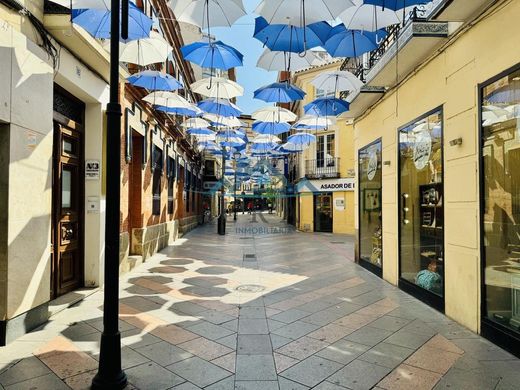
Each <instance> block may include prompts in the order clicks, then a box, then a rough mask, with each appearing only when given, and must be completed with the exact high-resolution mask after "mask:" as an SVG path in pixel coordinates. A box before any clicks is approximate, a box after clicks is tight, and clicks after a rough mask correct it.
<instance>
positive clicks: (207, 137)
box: [195, 134, 216, 142]
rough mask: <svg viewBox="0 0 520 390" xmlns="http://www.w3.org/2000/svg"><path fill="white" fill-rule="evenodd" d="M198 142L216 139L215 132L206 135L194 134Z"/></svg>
mask: <svg viewBox="0 0 520 390" xmlns="http://www.w3.org/2000/svg"><path fill="white" fill-rule="evenodd" d="M195 138H197V141H198V142H209V141H215V140H216V134H207V135H195Z"/></svg>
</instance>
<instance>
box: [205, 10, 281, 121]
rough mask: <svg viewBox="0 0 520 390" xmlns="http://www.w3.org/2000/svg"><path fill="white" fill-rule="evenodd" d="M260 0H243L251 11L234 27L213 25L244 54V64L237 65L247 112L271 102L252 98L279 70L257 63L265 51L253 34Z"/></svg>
mask: <svg viewBox="0 0 520 390" xmlns="http://www.w3.org/2000/svg"><path fill="white" fill-rule="evenodd" d="M258 3H260V0H244V6H245V9H246V11H247V12H248V15H246V16H244V17H242V18H240V19H238V20H237V21H236V23H235V24H234V25H233V26H232V27H213V28H212V29H211V34H212V35H215V36H216V37H217V38H218V39H220V40H221V41H222V42H224V43H226V44H228V45H231V46H233V47H234V48H236V49H237V50H238V51H240V52H241V53H242V54H243V55H244V66H242V67H239V68H237V69H236V70H237V81H238V83H239V84H240V85H242V86H243V87H244V89H245V92H244V96H241V97H239V98H238V99H237V104H238V106H239V107H240V108H241V109H242V110H243V111H244V114H251V113H252V112H253V111H255V110H256V109H258V108H261V107H265V106H266V105H268V103H265V102H262V101H261V100H256V99H253V92H254V91H255V89H257V88H259V87H262V86H264V85H266V84H270V83H272V82H274V81H276V78H277V73H276V72H267V71H266V70H263V69H260V68H257V67H256V62H257V61H258V58H259V57H260V55H261V54H262V52H263V51H264V48H263V47H262V43H260V42H259V41H258V40H256V39H254V38H253V32H254V28H255V15H254V14H253V11H254V9H255V8H256V6H257V5H258Z"/></svg>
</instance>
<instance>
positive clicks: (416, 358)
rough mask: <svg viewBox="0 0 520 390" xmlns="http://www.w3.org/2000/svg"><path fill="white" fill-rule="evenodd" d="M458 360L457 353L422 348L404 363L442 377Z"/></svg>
mask: <svg viewBox="0 0 520 390" xmlns="http://www.w3.org/2000/svg"><path fill="white" fill-rule="evenodd" d="M459 358H460V355H459V354H457V353H453V352H448V351H443V350H441V349H437V348H430V347H427V346H423V347H421V348H419V350H417V351H416V352H415V353H413V354H412V355H411V356H410V357H409V358H408V359H406V361H405V362H404V363H405V364H407V365H409V366H414V367H418V368H423V369H425V370H429V371H433V372H436V373H438V374H441V375H443V374H445V373H446V372H447V371H448V370H449V369H450V368H451V367H452V366H453V365H454V364H455V362H456V361H457V359H459Z"/></svg>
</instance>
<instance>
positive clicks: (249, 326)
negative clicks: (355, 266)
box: [238, 318, 269, 334]
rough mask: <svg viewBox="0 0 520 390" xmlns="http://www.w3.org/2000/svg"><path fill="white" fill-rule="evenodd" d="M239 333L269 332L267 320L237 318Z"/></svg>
mask: <svg viewBox="0 0 520 390" xmlns="http://www.w3.org/2000/svg"><path fill="white" fill-rule="evenodd" d="M238 333H239V334H269V329H268V327H267V320H263V319H256V318H255V319H248V318H244V319H239V321H238Z"/></svg>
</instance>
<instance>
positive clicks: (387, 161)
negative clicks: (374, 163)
mask: <svg viewBox="0 0 520 390" xmlns="http://www.w3.org/2000/svg"><path fill="white" fill-rule="evenodd" d="M391 164H392V162H391V161H390V160H386V161H383V165H386V166H387V167H389V166H390V165H391Z"/></svg>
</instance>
